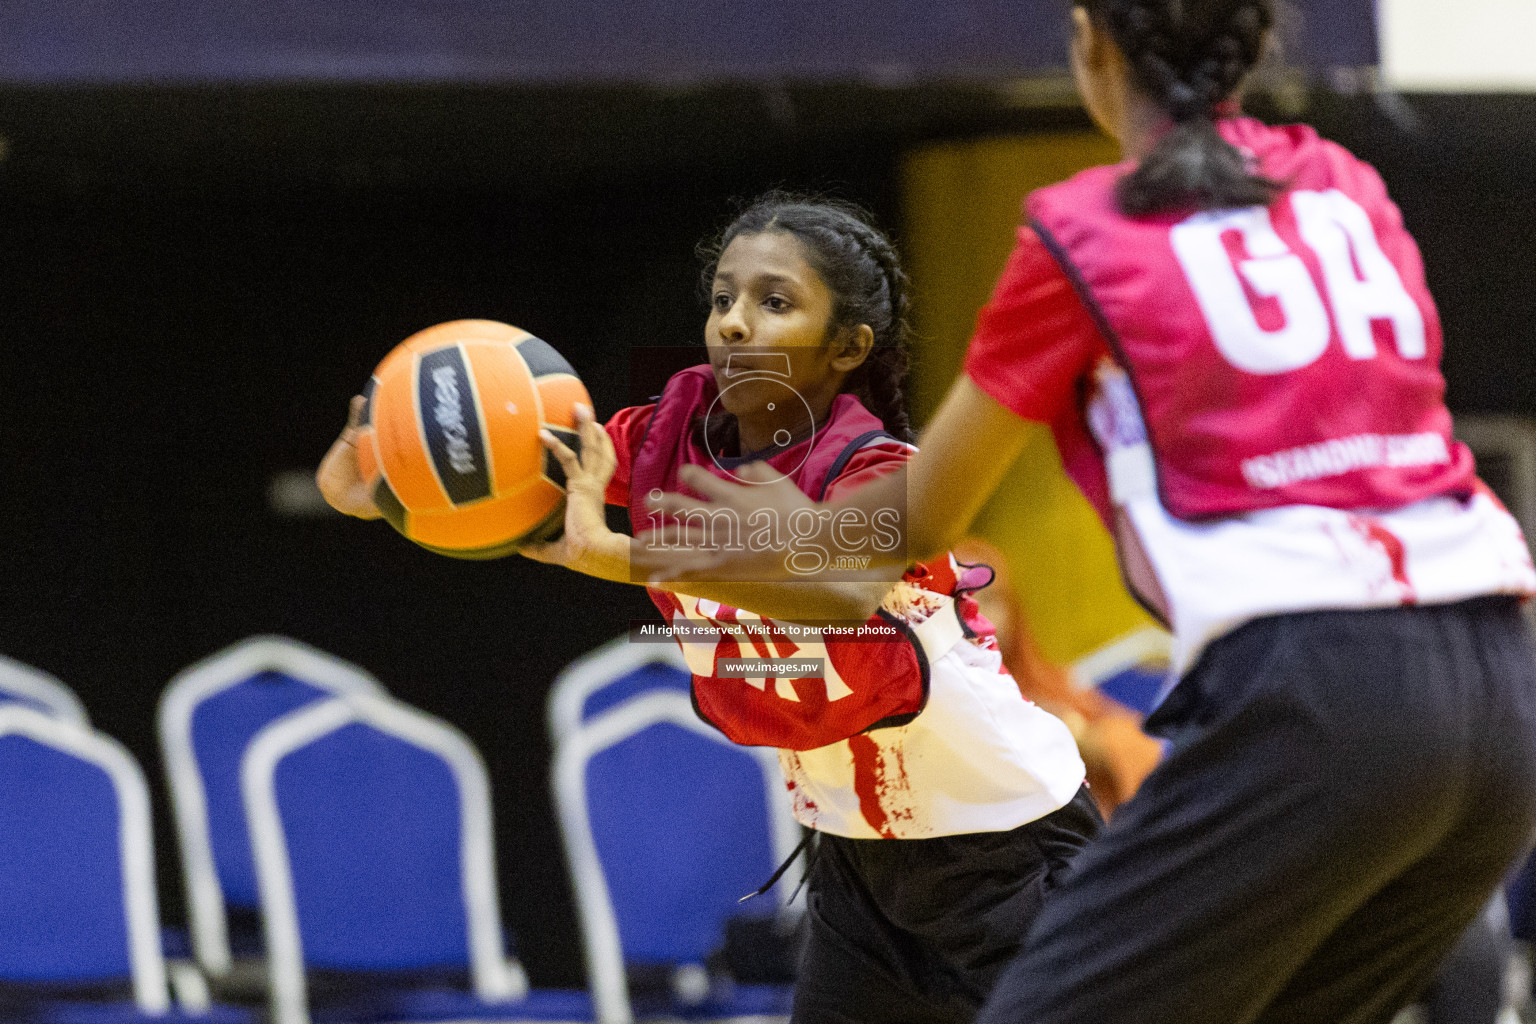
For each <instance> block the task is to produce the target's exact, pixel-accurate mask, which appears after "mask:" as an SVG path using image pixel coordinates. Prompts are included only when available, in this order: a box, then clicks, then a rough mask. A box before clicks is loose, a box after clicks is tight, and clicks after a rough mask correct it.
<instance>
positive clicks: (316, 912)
mask: <svg viewBox="0 0 1536 1024" xmlns="http://www.w3.org/2000/svg"><path fill="white" fill-rule="evenodd" d="M241 786H242V791H243V793H244V797H245V802H246V812H247V816H248V818H249V821H250V830H251V848H252V852H253V853H254V855H255V864H256V872H257V876H258V878H259V880H260V888H261V900H262V906H261V909H262V919H263V922H264V925H265V928H266V938H267V959H268V965H269V974H270V977H271V982H272V985H271V988H272V1015H273V1020H274V1022H275V1024H302V1022H305V1021H307V1020H308V994H307V987H306V982H305V973H304V972H305V967H306V965H307V966H311V967H322V968H333V969H338V970H348V969H350V970H401V969H411V968H425V967H438V966H450V965H466V966H468V967H469V970H470V976H471V979H472V981H473V984H474V989H475V994H476V995H477V996H478V997H480V999H481V1000H482V1001H485V1002H488V1003H494V1002H505V1001H508V1000H512V999H516V998H518V997H520V996H522V995H523V994H524V993H526V991H527V981H526V978H525V977H524V976H523V974H522V970H521V968H520V967H519V966H518V965H517V964H516V963H515V962H508V960H507V959H506V953H505V947H504V945H503V942H502V932H501V915H500V909H499V904H498V900H497V893H496V858H495V849H494V839H493V835H492V827H491V802H490V786H489V783H488V782H487V780H486V772H485V765H484V763H483V762H482V761H481V759H480V755H479V753H478V752H476V750H475V748H474V747H473V745H471V744H470V742H469V740H468V739H466V738H465V737H464V735H463V734H462V733H460V732H459V731H458V730H457V729H455V728H453V727H452V726H450V725H448V724H447V723H445V722H442V721H440V720H438V719H436V718H433V717H432V716H430V715H427V714H425V713H423V712H421V711H418V710H416V709H414V708H410V707H407V706H406V705H404V704H400V703H398V702H396V701H393V700H390V699H388V698H382V697H376V696H371V695H367V694H352V695H349V696H347V697H342V698H336V699H332V700H327V701H323V702H321V703H318V704H314V705H311V706H308V707H305V708H301V709H300V710H298V711H295V712H292V713H290V714H288V715H286V716H284V717H283V718H281V719H279V720H278V721H275V722H273V723H272V724H270V725H268V726H267V727H266V728H265V729H263V730H262V731H261V733H260V734H258V735H257V737H256V738H255V739H254V740H253V741H252V742H251V744H250V747H249V749H248V750H247V752H246V756H245V761H244V764H243V766H242V768H241Z"/></svg>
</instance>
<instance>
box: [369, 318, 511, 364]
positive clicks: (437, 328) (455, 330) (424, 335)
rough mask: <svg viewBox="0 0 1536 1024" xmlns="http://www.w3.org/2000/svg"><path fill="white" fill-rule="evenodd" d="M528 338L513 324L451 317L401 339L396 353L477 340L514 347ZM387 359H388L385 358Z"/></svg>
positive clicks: (419, 350)
mask: <svg viewBox="0 0 1536 1024" xmlns="http://www.w3.org/2000/svg"><path fill="white" fill-rule="evenodd" d="M527 337H530V335H529V334H528V332H527V331H525V330H523V329H522V328H521V327H513V326H512V325H511V324H504V323H501V322H500V321H497V320H449V321H448V322H447V323H442V324H434V325H433V326H431V327H427V328H424V329H423V330H420V331H417V332H416V333H415V334H413V335H411V336H410V337H409V338H406V339H405V340H404V341H402V342H401V343H400V344H399V346H398V347H396V349H395V352H400V351H401V350H402V349H403V350H404V351H406V352H409V353H411V354H413V355H414V354H415V353H418V352H422V351H424V350H426V349H434V348H441V347H443V346H444V345H459V344H463V343H466V342H476V341H486V342H493V343H505V344H508V345H514V346H515V345H516V344H517V343H518V342H520V341H522V340H523V339H524V338H527ZM385 362H388V360H387V359H386V360H385Z"/></svg>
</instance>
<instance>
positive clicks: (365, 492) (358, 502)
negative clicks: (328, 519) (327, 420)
mask: <svg viewBox="0 0 1536 1024" xmlns="http://www.w3.org/2000/svg"><path fill="white" fill-rule="evenodd" d="M364 402H365V399H364V398H363V396H362V395H355V396H353V398H352V405H351V406H350V408H349V409H348V411H347V425H346V427H345V428H344V429H343V430H342V432H341V436H340V437H338V438H336V441H335V443H333V444H332V445H331V450H330V451H328V452H326V453H325V458H323V459H321V460H320V468H319V469H317V470H316V471H315V483H316V484H318V485H319V487H320V493H321V494H322V495H324V496H325V500H326V501H327V502H329V503H330V506H331V507H332V508H334V509H335V510H336V511H338V512H343V513H345V514H347V515H349V516H356V517H357V518H359V519H379V518H381V517H382V515H383V513H381V512H380V511H379V507H378V506H377V505H375V504H374V502H373V489H372V488H371V487H370V486H369V485H368V483H367V482H366V481H365V480H364V479H363V474H362V471H361V470H359V469H358V466H357V435H358V423H359V421H361V419H362V416H363V405H364Z"/></svg>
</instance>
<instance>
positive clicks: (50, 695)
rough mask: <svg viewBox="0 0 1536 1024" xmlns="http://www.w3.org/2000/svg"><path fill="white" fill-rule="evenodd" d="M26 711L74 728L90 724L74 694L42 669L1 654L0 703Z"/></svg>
mask: <svg viewBox="0 0 1536 1024" xmlns="http://www.w3.org/2000/svg"><path fill="white" fill-rule="evenodd" d="M11 703H15V704H24V705H26V706H27V707H29V708H33V709H35V710H37V711H41V712H43V713H44V714H47V715H52V716H53V717H54V718H61V719H63V720H64V721H66V722H74V723H75V724H76V725H86V726H88V725H90V724H91V722H90V719H89V718H88V717H86V714H85V705H84V704H82V703H80V698H79V697H77V696H75V691H73V690H71V689H70V688H69V687H67V686H65V685H64V684H63V683H61V682H59V680H57V679H55V678H54V677H53V676H51V675H49V674H48V673H47V672H44V671H42V670H41V669H36V668H33V667H32V666H31V665H24V664H22V663H21V662H19V661H14V660H12V659H11V658H7V657H5V656H4V655H0V704H11Z"/></svg>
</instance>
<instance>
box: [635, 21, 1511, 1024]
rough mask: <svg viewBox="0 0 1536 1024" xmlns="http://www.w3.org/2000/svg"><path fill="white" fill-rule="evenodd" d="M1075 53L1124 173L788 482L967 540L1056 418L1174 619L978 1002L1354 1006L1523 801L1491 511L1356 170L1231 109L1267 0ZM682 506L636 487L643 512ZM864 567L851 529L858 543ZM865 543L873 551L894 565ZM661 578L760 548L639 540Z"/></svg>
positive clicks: (1425, 322) (1083, 178) (735, 567)
mask: <svg viewBox="0 0 1536 1024" xmlns="http://www.w3.org/2000/svg"><path fill="white" fill-rule="evenodd" d="M1073 15H1074V36H1073V42H1072V65H1073V69H1074V73H1075V75H1076V78H1077V81H1078V84H1079V87H1080V89H1081V91H1082V95H1083V98H1084V100H1085V102H1086V104H1087V106H1088V109H1089V111H1090V112H1091V114H1092V115H1093V117H1094V119H1095V120H1096V121H1097V122H1098V123H1099V124H1100V125H1101V126H1103V127H1104V128H1105V129H1106V130H1107V131H1109V132H1110V133H1111V134H1113V135H1114V136H1115V137H1116V138H1117V139H1118V140H1119V141H1120V142H1121V144H1122V147H1123V150H1124V152H1125V155H1126V157H1127V160H1126V162H1125V163H1123V164H1120V165H1117V166H1112V167H1101V168H1095V169H1093V170H1089V171H1087V172H1085V173H1084V174H1082V175H1080V176H1078V177H1077V178H1074V179H1073V180H1072V181H1069V182H1067V183H1065V184H1062V185H1058V186H1054V187H1051V188H1047V189H1043V190H1041V191H1040V192H1037V193H1035V194H1034V195H1033V196H1031V198H1030V200H1029V201H1028V204H1027V213H1028V217H1029V220H1030V226H1029V227H1026V228H1024V229H1022V230H1021V231H1020V233H1019V243H1018V247H1017V248H1016V250H1015V251H1014V253H1013V255H1012V257H1011V259H1010V260H1009V263H1008V266H1007V269H1006V270H1005V271H1004V273H1003V276H1002V279H1001V281H1000V282H999V283H998V285H997V289H996V291H995V293H994V295H993V297H992V300H991V302H990V303H989V305H988V306H987V307H986V309H984V310H983V312H982V314H981V317H980V321H979V326H978V330H977V333H976V337H975V339H974V341H973V342H972V345H971V349H970V353H969V356H968V358H967V362H966V372H965V375H964V376H963V377H962V378H961V379H960V381H959V382H958V383H957V384H956V385H955V386H954V388H953V389H952V391H951V392H950V394H949V396H948V397H947V399H946V401H945V403H944V404H943V406H942V407H941V409H940V411H939V412H938V414H937V415H936V416H935V418H934V421H933V423H932V425H931V426H930V427H929V429H928V431H927V432H926V434H925V436H924V438H923V447H922V451H921V452H920V453H919V454H918V455H917V456H915V457H914V458H913V460H912V461H911V462H910V463H909V464H908V466H907V467H906V469H905V470H903V472H902V473H901V474H899V475H896V476H892V477H887V478H885V479H883V480H881V481H878V482H875V483H873V484H871V485H869V486H868V487H866V488H864V489H863V490H861V491H860V492H859V493H857V494H856V495H853V496H850V497H849V498H847V499H844V500H843V501H841V502H838V503H834V504H832V505H829V506H825V507H818V506H813V505H811V504H810V503H809V502H807V501H806V500H805V499H804V498H803V497H802V496H800V495H799V494H797V493H791V492H790V491H789V489H787V488H784V487H782V486H775V485H773V484H771V483H769V482H767V481H766V479H765V478H761V477H755V476H751V475H749V477H748V478H749V480H751V481H752V482H753V483H755V484H757V485H758V486H755V487H753V488H751V489H748V488H742V487H735V486H730V485H727V484H724V483H722V482H721V481H718V480H713V479H705V478H704V477H702V476H701V475H698V474H690V473H685V474H684V475H683V477H682V480H683V482H684V483H686V484H687V485H688V486H689V487H691V488H693V489H694V490H695V491H698V492H701V493H703V494H704V495H705V496H706V497H707V498H709V499H710V500H711V501H712V504H710V505H705V506H703V507H705V508H714V509H717V510H719V509H728V510H732V511H734V512H736V513H737V514H742V515H747V514H750V513H751V511H752V510H756V509H763V508H773V509H774V510H775V513H776V514H778V515H789V514H793V513H796V512H803V513H804V514H808V515H816V516H820V517H821V521H822V522H823V523H824V524H826V526H825V527H824V530H823V532H822V533H821V534H820V535H818V536H819V539H820V541H821V542H824V543H826V544H828V545H830V546H831V547H832V549H833V550H836V546H837V543H838V541H839V539H840V538H838V537H837V536H836V535H835V532H834V531H833V530H832V529H830V524H831V523H833V522H835V521H836V517H837V516H838V515H840V514H842V513H843V512H845V511H847V510H849V509H855V510H865V511H868V510H871V509H879V508H895V509H903V510H904V519H903V527H904V531H905V538H906V542H907V547H906V549H905V550H906V552H907V553H909V554H910V555H912V556H922V555H924V554H925V553H927V552H929V551H931V550H935V549H941V548H943V547H945V546H947V545H948V544H949V543H951V542H952V541H953V540H955V539H956V538H958V537H959V536H960V535H961V532H962V531H963V530H964V529H965V527H966V524H967V523H968V522H969V521H970V519H971V517H972V516H973V515H974V514H975V512H976V510H977V509H978V508H979V507H980V505H981V503H982V502H983V501H984V500H985V499H986V497H987V496H988V495H989V494H990V493H991V491H992V490H993V489H994V488H995V486H996V485H997V483H998V482H999V480H1000V479H1001V477H1002V476H1003V474H1004V473H1005V472H1006V470H1007V468H1008V466H1009V465H1010V463H1011V462H1012V461H1013V459H1014V458H1015V457H1016V456H1017V455H1018V453H1019V451H1020V449H1021V447H1022V446H1023V445H1024V444H1025V442H1026V438H1027V437H1028V431H1027V430H1026V426H1025V425H1026V423H1027V422H1028V421H1038V422H1044V423H1049V424H1051V426H1052V427H1053V428H1054V432H1055V435H1056V439H1057V443H1058V445H1059V447H1060V449H1061V452H1062V456H1063V459H1064V461H1065V463H1066V466H1067V468H1068V470H1069V472H1070V473H1071V474H1072V475H1073V477H1074V478H1075V479H1076V480H1077V482H1078V484H1079V486H1080V487H1081V488H1082V489H1083V491H1084V492H1085V493H1086V494H1087V496H1088V497H1089V498H1090V499H1091V500H1092V501H1093V502H1094V504H1095V505H1096V506H1097V507H1098V508H1099V510H1100V512H1101V514H1102V515H1103V516H1104V519H1105V522H1106V524H1107V525H1108V526H1109V527H1110V528H1111V529H1112V530H1113V532H1114V535H1115V538H1116V541H1117V547H1118V550H1119V553H1120V556H1121V560H1122V564H1123V566H1124V569H1125V575H1126V578H1127V580H1128V581H1129V583H1130V585H1131V586H1132V588H1133V590H1134V591H1135V592H1136V594H1137V595H1138V597H1140V598H1141V600H1142V601H1143V602H1144V603H1145V604H1146V605H1147V606H1148V607H1149V608H1150V609H1152V610H1153V611H1154V612H1155V613H1156V614H1157V615H1159V616H1160V617H1161V618H1162V619H1163V621H1164V622H1165V623H1167V624H1168V626H1169V627H1170V628H1171V630H1172V631H1173V634H1174V662H1175V665H1174V672H1173V674H1172V677H1171V680H1172V681H1173V682H1175V683H1176V685H1174V686H1173V687H1172V689H1171V692H1170V693H1169V694H1168V696H1167V698H1166V700H1165V701H1164V702H1163V704H1162V705H1161V707H1160V708H1159V709H1158V710H1157V711H1156V713H1155V714H1154V715H1153V716H1152V717H1151V718H1150V719H1149V720H1148V723H1147V725H1148V728H1149V730H1151V731H1153V732H1154V733H1157V734H1160V735H1162V736H1164V737H1166V738H1167V739H1168V740H1170V742H1171V753H1170V756H1169V758H1168V760H1167V761H1165V762H1164V764H1163V765H1162V766H1161V767H1159V768H1158V769H1157V770H1156V771H1154V772H1153V773H1152V774H1151V776H1150V777H1149V778H1148V779H1147V780H1146V782H1145V783H1144V785H1143V786H1142V788H1141V790H1140V792H1139V793H1138V794H1137V796H1136V797H1134V798H1133V799H1132V800H1131V801H1130V802H1129V803H1128V804H1126V805H1125V806H1124V807H1123V808H1121V809H1120V811H1119V813H1118V814H1117V816H1116V819H1115V821H1114V822H1113V823H1112V824H1111V826H1110V827H1109V829H1108V830H1107V831H1106V833H1105V834H1104V836H1103V837H1102V838H1101V839H1100V840H1099V841H1098V842H1097V843H1095V844H1094V845H1093V846H1091V847H1090V848H1089V849H1088V850H1087V851H1085V853H1084V854H1083V856H1082V857H1080V858H1079V860H1078V861H1077V863H1076V865H1075V867H1074V871H1073V872H1072V874H1071V875H1070V876H1069V878H1068V880H1067V881H1066V883H1065V884H1064V886H1063V887H1062V888H1060V889H1058V890H1057V891H1056V892H1055V894H1053V897H1052V899H1051V900H1048V901H1047V906H1046V908H1045V910H1044V912H1043V913H1042V915H1041V916H1040V917H1039V918H1038V919H1037V920H1036V923H1035V926H1034V928H1033V930H1032V931H1031V933H1030V936H1029V937H1028V939H1027V941H1026V944H1025V951H1024V953H1023V954H1022V955H1021V957H1020V959H1019V960H1017V961H1016V962H1015V964H1014V965H1013V966H1012V967H1011V968H1010V969H1009V971H1008V972H1006V973H1005V975H1004V977H1003V979H1002V981H1001V982H1000V984H999V986H998V988H997V989H996V990H995V992H994V994H993V997H992V999H991V1001H990V1002H989V1004H988V1008H987V1010H985V1011H984V1012H983V1014H982V1017H981V1019H982V1020H985V1021H995V1022H1002V1021H1010V1022H1024V1024H1065V1022H1093V1024H1116V1022H1127V1024H1128V1022H1132V1021H1134V1022H1137V1024H1162V1022H1169V1024H1171V1022H1174V1021H1177V1022H1180V1024H1247V1022H1254V1021H1261V1022H1265V1024H1271V1022H1274V1024H1278V1022H1293V1021H1294V1022H1298V1024H1301V1022H1306V1024H1316V1022H1325V1021H1326V1022H1329V1024H1356V1022H1361V1024H1364V1022H1377V1021H1380V1022H1385V1021H1388V1020H1389V1019H1390V1018H1391V1017H1392V1015H1393V1013H1394V1012H1395V1011H1396V1010H1397V1009H1398V1008H1399V1007H1400V1006H1402V1005H1403V1004H1404V1003H1406V1002H1407V1001H1408V1000H1409V999H1410V998H1411V997H1412V996H1413V995H1414V994H1415V992H1416V991H1417V990H1418V989H1419V988H1420V987H1421V986H1422V985H1423V984H1424V983H1425V981H1426V980H1427V979H1428V978H1429V977H1430V975H1431V974H1432V973H1433V971H1434V968H1435V966H1436V964H1437V963H1438V962H1439V961H1440V959H1441V958H1442V956H1443V955H1444V953H1445V951H1446V950H1447V949H1448V948H1449V947H1450V946H1451V945H1452V943H1454V941H1455V940H1456V938H1457V937H1458V936H1459V935H1460V934H1461V933H1462V931H1463V929H1464V928H1465V927H1466V926H1467V924H1468V922H1469V921H1471V920H1472V918H1473V917H1474V915H1475V914H1477V913H1478V912H1479V910H1480V909H1481V908H1482V907H1483V906H1484V904H1485V903H1486V901H1487V899H1488V897H1489V894H1490V893H1491V892H1492V890H1493V889H1494V887H1495V885H1496V884H1497V883H1498V881H1499V880H1500V878H1501V876H1502V874H1503V873H1504V871H1505V870H1506V868H1507V866H1508V865H1509V864H1510V863H1511V862H1512V861H1514V859H1515V858H1516V857H1517V856H1519V855H1520V853H1521V851H1522V850H1524V849H1527V848H1528V844H1529V842H1530V837H1531V834H1532V827H1533V825H1536V758H1533V757H1532V751H1533V750H1536V652H1533V648H1532V643H1531V638H1530V636H1529V633H1528V631H1527V629H1526V627H1525V626H1524V623H1523V621H1522V618H1521V615H1520V611H1519V601H1520V599H1521V598H1522V597H1526V596H1529V595H1531V594H1532V593H1533V592H1536V570H1533V568H1532V565H1531V560H1530V554H1529V551H1528V549H1527V548H1526V546H1525V543H1524V539H1523V538H1522V537H1521V535H1520V531H1519V528H1518V526H1517V525H1516V524H1515V522H1514V520H1513V519H1512V518H1511V517H1510V516H1509V515H1508V513H1507V512H1506V511H1505V510H1504V509H1503V508H1502V507H1501V506H1500V504H1499V503H1498V501H1497V499H1495V498H1494V497H1493V495H1492V494H1491V492H1489V491H1488V489H1487V488H1486V487H1484V486H1483V485H1482V484H1481V483H1480V482H1479V481H1478V480H1477V478H1476V476H1475V473H1474V470H1473V465H1472V459H1471V456H1470V453H1469V452H1468V451H1467V450H1466V449H1465V447H1463V446H1462V445H1460V444H1458V443H1457V442H1456V441H1455V440H1454V439H1453V437H1452V436H1451V431H1450V416H1449V414H1448V412H1447V411H1446V409H1445V406H1444V403H1443V399H1442V395H1443V391H1444V381H1443V379H1442V377H1441V375H1440V372H1439V365H1438V364H1439V359H1440V354H1441V334H1440V325H1439V320H1438V316H1437V313H1436V310H1435V307H1434V304H1433V302H1432V300H1431V298H1430V296H1429V293H1428V291H1427V289H1426V287H1425V284H1424V275H1423V268H1422V266H1421V263H1420V259H1419V254H1418V250H1417V248H1416V246H1415V245H1414V243H1413V240H1412V238H1411V237H1410V236H1409V235H1408V233H1407V232H1406V230H1405V229H1404V227H1403V224H1402V219H1401V217H1400V215H1399V213H1398V210H1397V208H1396V207H1395V206H1394V205H1393V204H1392V203H1391V201H1390V200H1389V199H1388V198H1387V195H1386V192H1385V189H1384V188H1383V186H1382V183H1381V180H1380V178H1379V177H1378V176H1377V175H1376V173H1375V172H1374V171H1373V170H1372V169H1371V168H1370V167H1368V166H1367V165H1365V164H1364V163H1362V162H1360V161H1359V160H1357V159H1355V158H1354V157H1353V156H1351V155H1350V154H1349V153H1347V152H1346V151H1344V150H1343V149H1341V148H1339V147H1338V146H1335V145H1333V144H1331V143H1328V142H1324V141H1322V140H1321V139H1319V138H1318V137H1317V136H1316V134H1315V133H1314V132H1312V131H1311V130H1310V129H1307V128H1304V127H1296V128H1288V129H1272V128H1268V127H1265V126H1264V125H1262V124H1260V123H1258V122H1256V121H1253V120H1249V119H1246V118H1243V117H1242V116H1241V115H1240V113H1239V111H1238V109H1237V107H1236V102H1235V100H1234V97H1235V95H1236V94H1237V90H1238V87H1239V85H1240V83H1241V81H1242V79H1243V77H1244V76H1245V74H1246V73H1247V71H1248V70H1249V69H1250V68H1251V67H1252V66H1253V64H1254V63H1255V62H1256V61H1257V59H1258V58H1259V55H1260V53H1261V51H1262V49H1263V47H1264V45H1265V41H1266V37H1267V35H1268V31H1269V28H1270V25H1271V22H1272V18H1273V11H1272V7H1271V4H1270V2H1268V0H1184V2H1178V0H1079V3H1078V6H1076V8H1075V9H1074V12H1073ZM697 506H698V503H696V502H694V501H691V500H689V499H686V498H683V497H681V496H674V497H669V498H666V499H664V500H662V501H661V502H659V503H658V507H660V508H663V509H665V510H667V511H669V512H671V513H673V514H681V513H684V512H687V511H689V510H691V509H694V508H695V507H697ZM875 554H876V557H881V554H882V553H881V552H879V551H876V552H875ZM889 557H895V556H894V555H891V556H889ZM633 558H634V559H635V560H636V563H637V565H638V566H641V567H648V568H646V570H645V571H650V572H655V573H656V574H658V575H665V576H667V577H668V578H681V579H688V578H692V577H702V578H714V579H721V578H737V577H749V578H758V579H769V578H775V576H776V575H782V574H783V572H784V571H785V570H784V567H783V565H782V558H781V557H779V556H777V555H776V554H774V553H771V552H763V551H756V552H754V551H740V550H735V551H733V550H721V549H718V548H716V549H714V550H710V549H709V548H707V547H703V546H701V547H699V548H696V549H694V550H691V551H687V552H678V551H677V550H676V549H675V548H667V547H664V546H659V545H656V544H654V543H637V545H636V546H635V548H634V551H633Z"/></svg>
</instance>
